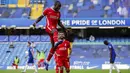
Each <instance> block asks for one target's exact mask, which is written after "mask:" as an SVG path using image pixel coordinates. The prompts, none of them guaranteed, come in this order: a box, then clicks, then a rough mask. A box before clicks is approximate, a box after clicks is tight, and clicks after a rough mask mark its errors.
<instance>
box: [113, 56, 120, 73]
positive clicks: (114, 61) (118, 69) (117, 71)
mask: <svg viewBox="0 0 130 73" xmlns="http://www.w3.org/2000/svg"><path fill="white" fill-rule="evenodd" d="M115 58H116V56H113V57H112V65H113V67H114V68H115V69H116V71H117V72H118V73H120V70H119V69H118V68H117V66H116V65H115V64H114V62H115Z"/></svg>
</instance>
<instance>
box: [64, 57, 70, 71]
mask: <svg viewBox="0 0 130 73" xmlns="http://www.w3.org/2000/svg"><path fill="white" fill-rule="evenodd" d="M64 67H65V70H66V73H70V61H69V59H65V60H64Z"/></svg>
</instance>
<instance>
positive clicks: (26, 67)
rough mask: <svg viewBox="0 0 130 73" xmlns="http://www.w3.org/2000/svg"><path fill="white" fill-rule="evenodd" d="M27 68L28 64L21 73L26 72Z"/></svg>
mask: <svg viewBox="0 0 130 73" xmlns="http://www.w3.org/2000/svg"><path fill="white" fill-rule="evenodd" d="M27 68H28V63H27V64H26V65H25V67H24V70H23V72H22V73H25V72H26V70H27Z"/></svg>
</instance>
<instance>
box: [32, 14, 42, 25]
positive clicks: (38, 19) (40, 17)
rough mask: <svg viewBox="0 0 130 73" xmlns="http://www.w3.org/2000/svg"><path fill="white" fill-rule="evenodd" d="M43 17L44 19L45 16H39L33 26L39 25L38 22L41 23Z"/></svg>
mask: <svg viewBox="0 0 130 73" xmlns="http://www.w3.org/2000/svg"><path fill="white" fill-rule="evenodd" d="M43 17H44V16H43V15H41V16H39V17H38V18H37V20H36V21H35V22H34V23H33V26H34V27H36V24H37V23H38V22H40V21H41V19H42V18H43Z"/></svg>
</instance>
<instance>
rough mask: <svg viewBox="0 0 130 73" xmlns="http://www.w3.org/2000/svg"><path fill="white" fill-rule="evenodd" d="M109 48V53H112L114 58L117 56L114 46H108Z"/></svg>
mask: <svg viewBox="0 0 130 73" xmlns="http://www.w3.org/2000/svg"><path fill="white" fill-rule="evenodd" d="M108 48H109V51H110V52H111V53H110V54H111V55H112V56H114V55H116V53H115V50H114V48H113V46H112V44H108Z"/></svg>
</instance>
